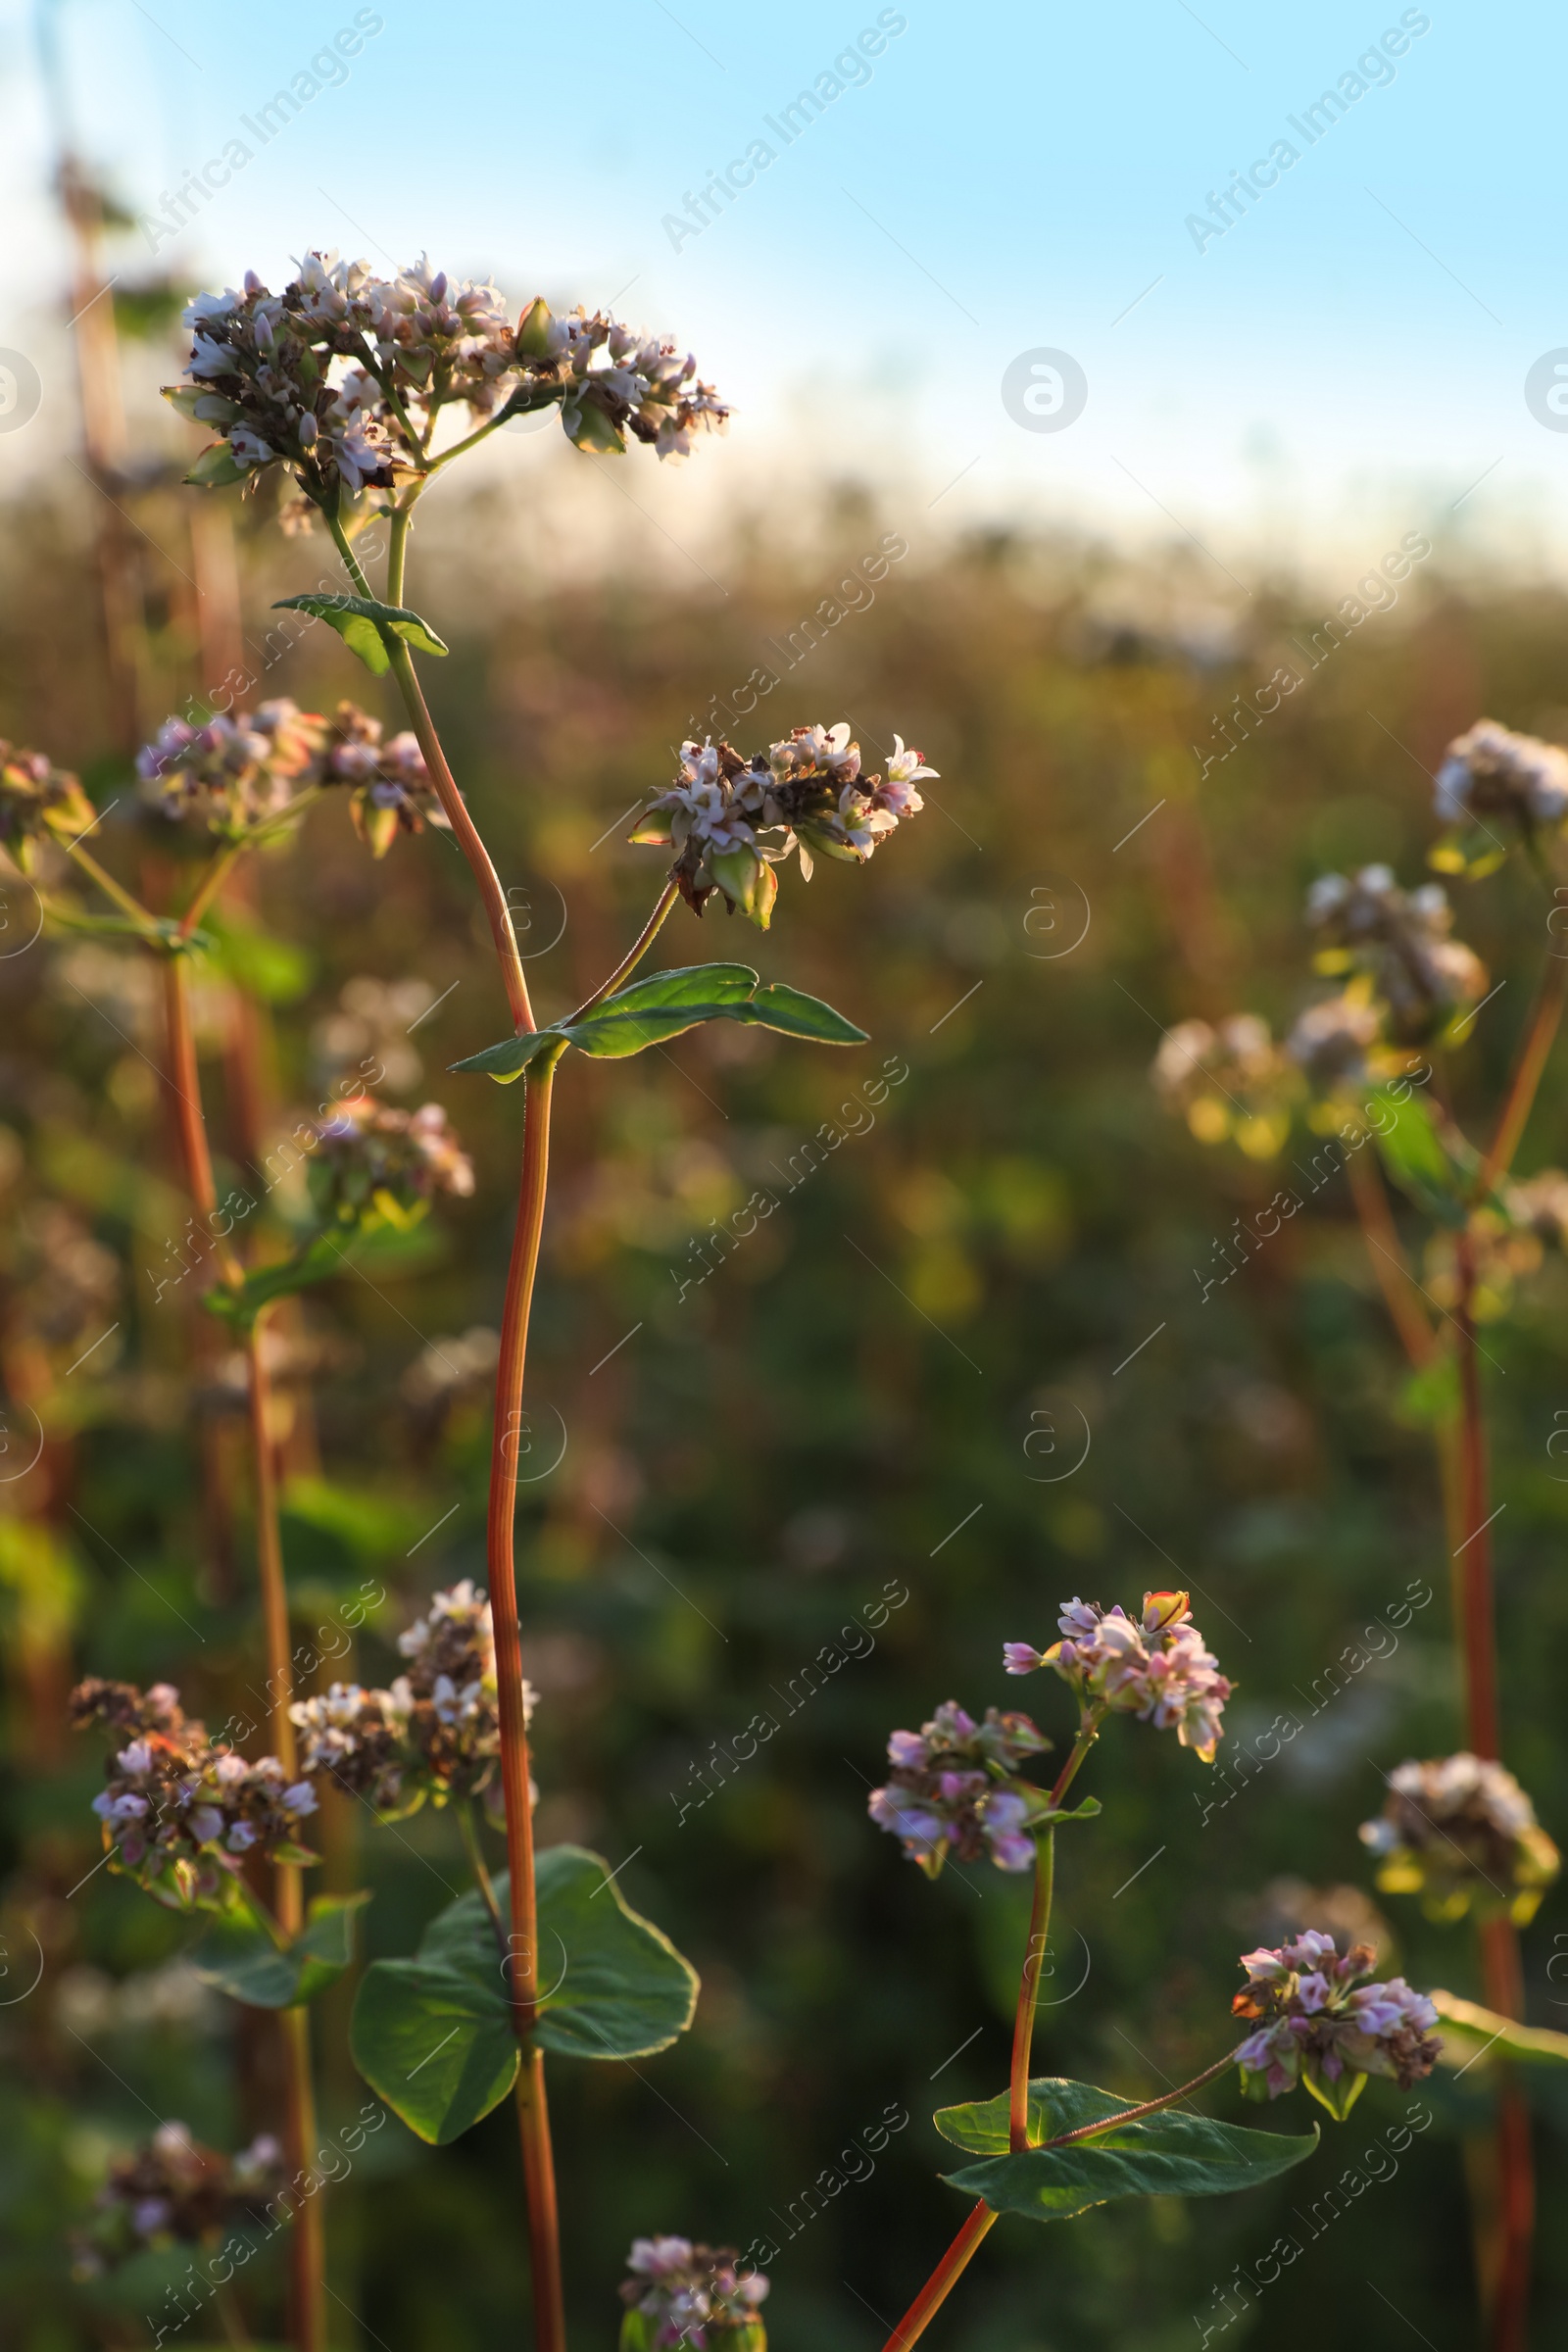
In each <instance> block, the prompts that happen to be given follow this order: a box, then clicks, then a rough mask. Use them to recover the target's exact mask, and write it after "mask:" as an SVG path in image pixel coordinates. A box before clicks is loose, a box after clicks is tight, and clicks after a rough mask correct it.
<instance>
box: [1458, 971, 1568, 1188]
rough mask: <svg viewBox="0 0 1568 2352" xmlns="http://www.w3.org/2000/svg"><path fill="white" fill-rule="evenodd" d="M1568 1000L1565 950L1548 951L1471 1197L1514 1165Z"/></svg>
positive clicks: (1490, 1185)
mask: <svg viewBox="0 0 1568 2352" xmlns="http://www.w3.org/2000/svg"><path fill="white" fill-rule="evenodd" d="M1565 1002H1568V956H1555V955H1551V954H1548V955H1547V957H1546V961H1545V965H1544V969H1543V971H1542V975H1541V981H1540V985H1539V986H1538V988H1537V990H1536V1001H1535V1005H1534V1006H1533V1007H1532V1009H1531V1016H1530V1025H1529V1027H1528V1028H1527V1029H1526V1031H1525V1035H1524V1042H1523V1044H1522V1045H1521V1046H1520V1048H1519V1054H1518V1058H1517V1060H1516V1061H1515V1063H1514V1066H1513V1075H1512V1077H1511V1078H1510V1079H1509V1081H1508V1092H1507V1094H1506V1095H1505V1096H1504V1098H1503V1103H1502V1109H1501V1110H1500V1112H1499V1113H1498V1115H1497V1124H1496V1126H1495V1129H1494V1131H1493V1137H1492V1142H1491V1143H1490V1145H1489V1146H1488V1147H1487V1156H1486V1158H1485V1159H1484V1160H1483V1161H1482V1163H1481V1173H1480V1174H1479V1175H1478V1176H1477V1178H1476V1182H1475V1193H1474V1198H1475V1199H1476V1200H1478V1201H1480V1200H1484V1199H1485V1198H1486V1196H1487V1194H1488V1193H1490V1192H1491V1190H1492V1188H1493V1186H1494V1185H1495V1183H1496V1182H1497V1180H1498V1178H1499V1177H1502V1176H1506V1175H1507V1173H1508V1170H1509V1168H1510V1167H1511V1166H1512V1165H1513V1155H1514V1153H1515V1152H1517V1151H1518V1149H1519V1144H1520V1139H1521V1138H1522V1137H1523V1135H1524V1131H1525V1126H1526V1123H1527V1121H1528V1120H1529V1117H1530V1113H1531V1110H1532V1108H1533V1107H1534V1104H1535V1100H1536V1092H1537V1089H1538V1088H1539V1087H1540V1085H1541V1079H1542V1074H1543V1072H1544V1069H1545V1067H1546V1057H1547V1055H1548V1054H1550V1052H1551V1047H1552V1041H1553V1039H1554V1038H1555V1037H1556V1034H1557V1027H1558V1024H1559V1022H1560V1021H1561V1019H1562V1011H1563V1005H1564V1003H1565Z"/></svg>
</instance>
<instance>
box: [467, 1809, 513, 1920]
mask: <svg viewBox="0 0 1568 2352" xmlns="http://www.w3.org/2000/svg"><path fill="white" fill-rule="evenodd" d="M458 1827H459V1828H460V1829H461V1830H462V1832H463V1843H464V1849H465V1851H466V1854H467V1857H468V1868H469V1869H470V1870H471V1871H472V1872H473V1883H474V1885H475V1886H476V1887H478V1889H479V1892H480V1894H481V1895H482V1896H483V1898H484V1907H485V1909H486V1910H487V1911H488V1912H489V1914H490V1925H491V1927H492V1928H493V1929H494V1930H495V1937H496V1942H497V1944H498V1946H499V1947H500V1951H501V1957H502V1959H503V1960H506V1959H508V1958H510V1956H511V1946H510V1945H509V1943H508V1942H507V1928H506V1922H505V1921H504V1920H503V1918H502V1916H501V1905H500V1903H499V1901H498V1900H497V1898H496V1883H495V1881H494V1879H492V1877H491V1876H490V1867H489V1864H488V1863H487V1862H486V1861H485V1858H484V1847H483V1846H482V1845H481V1844H480V1842H479V1825H478V1822H477V1820H476V1819H475V1816H474V1803H473V1799H472V1797H469V1798H467V1799H466V1802H465V1803H463V1804H461V1805H460V1806H459V1807H458Z"/></svg>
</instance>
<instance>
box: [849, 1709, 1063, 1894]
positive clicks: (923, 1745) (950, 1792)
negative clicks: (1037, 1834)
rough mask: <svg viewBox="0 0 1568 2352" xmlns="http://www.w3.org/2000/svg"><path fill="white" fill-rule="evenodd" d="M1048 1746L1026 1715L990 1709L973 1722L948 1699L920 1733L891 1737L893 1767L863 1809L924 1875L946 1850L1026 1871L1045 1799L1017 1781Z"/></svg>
mask: <svg viewBox="0 0 1568 2352" xmlns="http://www.w3.org/2000/svg"><path fill="white" fill-rule="evenodd" d="M1050 1745H1051V1741H1050V1740H1047V1739H1045V1738H1044V1737H1043V1735H1042V1734H1041V1733H1040V1732H1038V1731H1037V1730H1036V1728H1035V1726H1034V1725H1033V1724H1032V1723H1031V1722H1030V1720H1029V1718H1028V1716H1027V1715H1011V1714H1008V1715H1004V1714H1002V1713H1000V1712H999V1711H998V1709H997V1708H995V1707H988V1708H987V1710H986V1716H985V1720H984V1722H983V1723H976V1722H975V1720H974V1718H973V1716H971V1715H969V1714H967V1713H966V1712H965V1711H964V1709H963V1708H962V1707H960V1706H959V1705H958V1703H957V1701H956V1699H949V1700H948V1701H947V1702H946V1704H945V1705H943V1706H940V1707H938V1709H937V1711H936V1714H935V1715H934V1716H933V1717H932V1719H931V1721H930V1722H929V1723H926V1724H922V1726H921V1727H920V1730H919V1731H918V1732H895V1733H894V1734H893V1736H892V1738H891V1739H890V1740H889V1741H888V1761H889V1763H890V1764H891V1765H892V1767H893V1769H892V1771H891V1772H890V1773H889V1775H888V1780H887V1785H886V1787H885V1788H881V1789H873V1790H872V1791H871V1796H870V1799H869V1803H868V1806H867V1810H868V1811H869V1813H870V1816H871V1819H872V1820H873V1821H874V1822H875V1823H876V1825H877V1827H878V1828H879V1829H883V1830H886V1831H888V1832H889V1833H890V1835H891V1836H893V1837H895V1838H900V1839H902V1841H903V1844H904V1850H905V1852H906V1853H907V1855H908V1857H909V1859H910V1861H911V1862H918V1864H919V1865H920V1868H921V1869H922V1870H923V1871H924V1872H925V1873H926V1875H927V1877H928V1878H932V1879H934V1878H936V1877H937V1876H938V1875H939V1873H940V1872H941V1869H942V1865H943V1863H944V1862H945V1861H946V1860H947V1859H948V1856H949V1855H950V1853H951V1854H953V1855H955V1856H956V1858H957V1860H958V1861H960V1862H978V1861H982V1860H984V1859H987V1858H989V1859H990V1860H991V1861H992V1862H994V1863H995V1864H996V1866H997V1868H998V1869H999V1870H1028V1869H1029V1868H1030V1867H1031V1865H1032V1864H1033V1862H1034V1858H1035V1839H1034V1837H1033V1835H1032V1834H1031V1829H1030V1824H1031V1823H1032V1822H1033V1821H1035V1820H1036V1819H1037V1817H1038V1816H1039V1815H1040V1814H1041V1813H1043V1811H1044V1809H1045V1799H1044V1796H1043V1795H1042V1792H1041V1791H1040V1790H1039V1789H1036V1788H1035V1787H1034V1786H1033V1785H1032V1784H1031V1783H1030V1782H1027V1781H1024V1780H1021V1779H1019V1778H1018V1777H1017V1776H1018V1771H1019V1767H1020V1766H1021V1765H1023V1764H1025V1763H1026V1762H1027V1761H1028V1760H1029V1758H1030V1757H1032V1756H1038V1755H1043V1754H1044V1753H1045V1751H1046V1750H1047V1749H1048V1748H1049V1747H1050Z"/></svg>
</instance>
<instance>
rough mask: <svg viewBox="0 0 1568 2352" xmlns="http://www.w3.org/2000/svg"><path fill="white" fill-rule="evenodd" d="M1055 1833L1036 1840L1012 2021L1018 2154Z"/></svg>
mask: <svg viewBox="0 0 1568 2352" xmlns="http://www.w3.org/2000/svg"><path fill="white" fill-rule="evenodd" d="M1055 1859H1056V1833H1055V1831H1054V1830H1049V1829H1048V1830H1047V1831H1045V1833H1044V1834H1043V1835H1042V1836H1041V1837H1039V1838H1036V1840H1035V1896H1034V1902H1033V1905H1032V1906H1031V1909H1030V1913H1029V1942H1028V1945H1027V1947H1026V1949H1025V1951H1024V1956H1023V1970H1022V1973H1021V1974H1020V1976H1019V1979H1018V2008H1017V2013H1016V2015H1015V2016H1014V2018H1013V2023H1012V2073H1011V2077H1010V2079H1009V2082H1008V2100H1007V2145H1008V2146H1009V2147H1010V2148H1011V2150H1012V2152H1013V2154H1014V2155H1016V2154H1017V2153H1018V2151H1019V2149H1020V2148H1026V2147H1027V2146H1028V2145H1029V2053H1030V2050H1031V2049H1032V2047H1033V2045H1034V2034H1035V2008H1036V2005H1037V2003H1038V2002H1039V1999H1040V1973H1041V1970H1042V1969H1043V1968H1044V1966H1045V1961H1046V1937H1047V1936H1048V1935H1049V1934H1050V1931H1051V1896H1052V1887H1053V1884H1054V1877H1055Z"/></svg>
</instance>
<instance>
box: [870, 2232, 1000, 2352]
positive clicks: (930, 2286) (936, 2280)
mask: <svg viewBox="0 0 1568 2352" xmlns="http://www.w3.org/2000/svg"><path fill="white" fill-rule="evenodd" d="M996 2218H997V2217H996V2215H995V2213H994V2212H993V2211H992V2209H991V2207H990V2206H989V2205H988V2204H987V2203H986V2201H985V2199H984V2198H983V2197H982V2198H981V2200H980V2202H979V2204H978V2205H976V2206H975V2208H974V2210H973V2212H972V2213H971V2214H970V2216H969V2218H968V2220H967V2221H966V2222H965V2223H964V2225H963V2228H962V2229H960V2230H959V2231H958V2234H957V2236H956V2238H955V2239H954V2241H953V2243H952V2245H951V2246H950V2247H949V2248H948V2250H947V2252H946V2253H945V2254H944V2255H943V2257H942V2260H941V2261H940V2262H939V2263H938V2264H937V2267H936V2269H935V2270H934V2271H933V2272H932V2274H931V2276H930V2278H928V2279H927V2280H926V2282H925V2284H924V2286H922V2287H921V2289H920V2292H919V2293H918V2294H917V2295H916V2296H915V2298H914V2301H913V2302H912V2303H911V2304H910V2305H909V2308H908V2310H907V2312H906V2313H905V2315H904V2317H903V2319H902V2320H901V2321H900V2322H899V2324H898V2326H897V2327H895V2328H894V2330H893V2333H892V2334H891V2335H890V2336H889V2337H888V2340H887V2342H886V2343H885V2344H884V2345H883V2347H882V2352H905V2348H906V2346H907V2345H909V2344H912V2343H913V2342H914V2341H915V2339H916V2337H917V2336H921V2335H923V2334H924V2333H925V2331H926V2329H927V2327H929V2326H930V2324H931V2322H932V2320H933V2319H934V2318H935V2317H936V2315H937V2313H938V2312H939V2311H940V2310H941V2308H942V2306H943V2304H944V2303H945V2302H946V2301H947V2299H948V2297H949V2295H950V2294H951V2293H952V2291H953V2289H954V2287H955V2285H956V2282H957V2280H958V2278H960V2277H961V2276H962V2274H963V2272H964V2271H965V2270H967V2268H968V2266H969V2260H970V2257H971V2256H972V2255H973V2253H974V2250H975V2248H976V2247H977V2246H978V2245H979V2243H980V2240H981V2239H982V2238H983V2237H984V2236H985V2233H986V2231H987V2230H988V2229H990V2227H991V2225H992V2223H993V2222H994V2221H995V2220H996Z"/></svg>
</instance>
